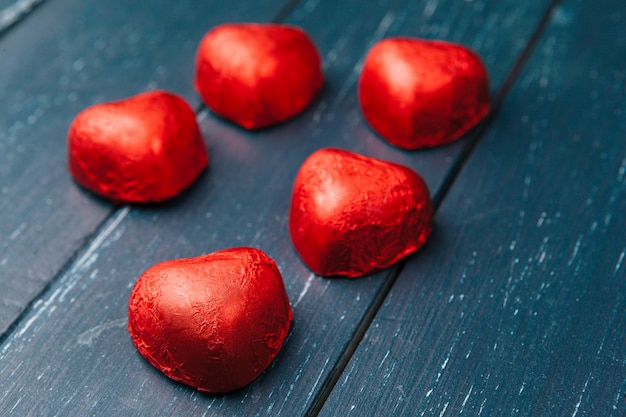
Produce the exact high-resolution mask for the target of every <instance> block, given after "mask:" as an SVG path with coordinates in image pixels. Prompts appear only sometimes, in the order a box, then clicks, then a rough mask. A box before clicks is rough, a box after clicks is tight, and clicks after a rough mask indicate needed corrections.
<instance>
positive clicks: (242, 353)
mask: <svg viewBox="0 0 626 417" xmlns="http://www.w3.org/2000/svg"><path fill="white" fill-rule="evenodd" d="M291 321H292V311H291V307H290V305H289V300H288V298H287V293H286V291H285V286H284V283H283V280H282V277H281V275H280V272H279V270H278V267H277V266H276V263H275V262H274V261H273V260H272V259H271V258H270V257H269V256H267V255H266V254H265V253H263V252H262V251H260V250H258V249H252V248H233V249H226V250H221V251H218V252H214V253H211V254H208V255H204V256H199V257H197V258H185V259H177V260H172V261H166V262H162V263H160V264H157V265H154V266H153V267H151V268H149V269H148V270H147V271H146V272H144V273H143V274H142V275H141V276H140V277H139V279H138V280H137V282H136V284H135V286H134V287H133V290H132V292H131V295H130V301H129V304H128V330H129V332H130V335H131V338H132V341H133V343H134V344H135V346H136V348H137V350H138V351H139V353H141V355H142V356H143V357H144V358H146V359H147V360H148V361H149V362H150V363H151V364H152V365H153V366H154V367H156V368H157V369H158V370H159V371H161V372H163V373H164V374H165V375H167V376H168V377H170V378H172V379H174V380H176V381H179V382H182V383H184V384H187V385H190V386H192V387H195V388H197V389H199V390H200V391H206V392H213V393H223V392H228V391H232V390H235V389H238V388H241V387H244V386H245V385H247V384H249V383H250V382H251V381H253V380H254V379H255V378H256V377H258V376H259V375H260V374H261V373H262V372H263V370H265V369H266V368H267V367H268V365H269V364H270V362H272V360H273V359H274V358H275V357H276V355H277V354H278V352H279V350H280V348H281V346H282V345H283V342H284V341H285V338H286V337H287V333H288V331H289V326H290V325H291Z"/></svg>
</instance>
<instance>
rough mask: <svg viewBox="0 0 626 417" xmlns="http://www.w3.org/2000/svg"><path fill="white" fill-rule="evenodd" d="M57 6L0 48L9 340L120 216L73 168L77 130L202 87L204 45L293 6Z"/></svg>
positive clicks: (9, 35) (0, 260)
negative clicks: (87, 111)
mask: <svg viewBox="0 0 626 417" xmlns="http://www.w3.org/2000/svg"><path fill="white" fill-rule="evenodd" d="M257 3H258V2H256V1H238V3H237V5H238V7H232V5H230V4H226V3H222V2H200V3H198V2H196V1H188V0H186V1H177V0H160V1H156V2H155V1H133V2H125V1H121V0H115V1H109V2H98V1H91V2H88V1H83V0H55V1H49V2H44V3H42V4H41V5H40V6H38V7H37V8H36V9H35V10H34V11H33V12H32V13H31V15H29V16H28V18H27V19H25V20H23V21H22V22H21V23H20V24H18V25H17V26H14V27H12V28H11V29H10V30H9V31H7V32H6V33H5V34H4V36H3V37H2V38H1V39H0V63H1V64H0V102H1V103H2V105H3V107H2V109H3V110H2V111H1V112H0V237H1V238H0V276H1V277H2V279H0V335H1V334H3V333H4V332H5V330H6V329H7V328H8V327H9V326H10V325H11V323H12V322H13V321H14V320H15V319H16V317H18V316H19V314H20V313H21V312H22V311H23V310H24V308H25V307H26V306H27V305H28V304H29V303H30V302H31V301H32V300H33V298H34V297H36V296H37V295H39V294H40V293H41V291H42V289H44V288H45V287H46V286H47V285H48V284H49V283H50V281H51V280H52V279H53V278H54V277H55V276H57V275H58V274H59V273H60V271H62V270H63V269H64V268H65V265H66V263H67V262H68V259H70V258H71V257H72V256H73V255H74V254H75V253H76V251H77V250H78V249H79V248H80V247H82V246H83V245H84V243H85V241H86V240H88V239H89V238H90V236H91V235H92V233H93V232H94V231H95V230H97V228H98V226H99V225H100V224H101V223H102V221H103V220H104V219H106V218H107V216H109V215H110V214H111V213H112V211H113V210H114V207H112V206H111V205H110V204H108V203H106V202H103V201H100V200H98V199H95V198H93V197H91V196H90V195H87V194H86V193H84V192H83V191H81V190H80V189H78V188H77V187H76V186H75V185H74V184H73V182H72V181H71V179H70V177H69V174H68V172H67V168H66V164H67V162H66V145H65V140H66V132H67V128H68V126H69V124H70V122H71V120H72V119H73V117H74V116H75V115H76V114H77V113H78V112H79V111H80V110H82V109H83V108H85V107H86V106H88V105H91V104H94V103H96V102H102V101H108V100H116V99H121V98H124V97H127V96H130V95H133V94H136V93H139V92H141V91H144V90H147V89H154V88H162V89H167V90H170V91H173V92H176V93H178V94H181V95H182V96H183V97H185V98H186V99H187V100H188V101H189V102H190V103H191V104H192V105H193V106H195V107H197V106H199V104H200V101H199V99H198V98H197V96H196V94H195V93H194V91H193V89H192V87H191V82H190V80H191V76H192V72H193V57H194V54H195V49H196V46H197V43H198V42H199V40H200V38H201V37H202V35H203V34H204V33H205V32H206V31H207V30H208V29H209V28H211V27H212V26H213V25H215V24H217V23H221V22H225V21H233V20H250V19H257V20H270V19H272V18H274V17H275V16H277V15H278V14H279V13H280V11H281V8H282V7H284V6H285V5H286V4H288V3H287V1H286V0H274V1H271V2H264V3H263V7H260V6H258V4H257Z"/></svg>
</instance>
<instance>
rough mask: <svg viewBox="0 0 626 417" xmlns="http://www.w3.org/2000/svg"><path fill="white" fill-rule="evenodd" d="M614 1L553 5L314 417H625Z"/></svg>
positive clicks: (622, 153) (625, 264)
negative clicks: (424, 237) (432, 224)
mask: <svg viewBox="0 0 626 417" xmlns="http://www.w3.org/2000/svg"><path fill="white" fill-rule="evenodd" d="M621 4H622V3H621V2H620V1H618V0H602V1H598V2H593V3H590V2H585V1H582V0H567V1H564V2H563V3H562V4H561V5H560V7H558V8H557V9H556V10H555V13H554V14H553V16H552V19H551V22H550V24H549V26H548V28H547V31H546V32H545V33H544V35H543V37H542V40H541V42H540V44H539V47H538V48H537V50H536V51H535V53H534V55H533V56H532V59H531V60H530V61H529V63H528V65H527V67H526V69H525V71H524V72H523V73H522V75H521V77H520V79H519V80H518V81H517V82H516V84H515V85H514V88H513V90H512V91H511V93H510V95H509V96H508V98H507V99H506V101H505V102H504V105H503V107H502V108H501V110H500V111H499V113H498V114H497V116H496V118H495V120H494V123H493V124H492V126H491V127H490V129H489V130H488V134H487V135H486V137H485V138H484V140H483V141H481V142H480V144H479V145H478V147H477V148H476V150H475V152H474V153H473V155H472V157H471V158H470V159H469V161H468V163H467V165H466V166H465V168H464V169H463V171H462V172H461V174H460V177H459V178H458V180H457V181H456V182H455V183H454V185H453V187H452V188H451V190H450V192H449V194H448V195H447V197H446V198H445V199H444V201H443V204H442V206H441V208H440V210H439V211H438V213H437V216H436V229H435V232H434V235H433V239H432V241H431V242H430V243H429V245H428V246H427V247H426V248H425V250H424V251H423V252H421V253H420V254H419V255H418V256H416V257H414V258H413V259H411V261H410V262H409V263H408V265H407V267H406V268H405V270H404V271H403V272H402V274H401V275H400V277H399V278H398V280H397V282H396V284H395V286H394V287H393V288H392V290H391V291H390V294H389V296H388V298H387V299H386V302H385V304H384V305H383V307H382V308H381V310H380V311H379V314H378V315H377V317H376V319H375V320H374V322H373V323H372V326H371V327H370V329H369V331H368V332H367V333H366V335H365V338H364V339H363V341H362V344H361V345H360V346H359V348H358V350H357V351H356V353H355V355H354V356H353V357H352V360H351V362H350V363H349V365H348V366H347V368H346V371H345V373H344V374H343V375H342V376H341V379H340V380H339V383H338V384H337V386H336V388H335V390H334V392H333V393H332V394H331V396H330V397H329V399H328V401H327V402H326V403H325V407H324V408H323V410H322V412H321V413H320V415H321V416H336V415H341V416H350V415H358V416H375V415H376V416H377V415H394V416H444V415H446V416H448V415H472V416H478V415H485V416H509V415H511V416H547V415H550V416H572V417H576V416H624V415H626V350H625V346H626V315H625V312H626V259H625V258H626V233H625V231H626V220H625V217H624V213H625V212H626V181H625V178H626V174H625V172H626V142H625V141H624V137H625V134H626V112H625V111H624V110H625V108H624V103H626V94H625V92H626V89H625V88H624V82H625V81H626V73H625V72H624V69H625V68H626V55H625V54H623V53H621V52H623V51H624V50H626V38H624V36H623V27H624V24H625V19H626V15H625V14H624V13H623V12H620V11H619V10H620V5H621ZM622 10H623V8H622ZM618 51H621V52H618Z"/></svg>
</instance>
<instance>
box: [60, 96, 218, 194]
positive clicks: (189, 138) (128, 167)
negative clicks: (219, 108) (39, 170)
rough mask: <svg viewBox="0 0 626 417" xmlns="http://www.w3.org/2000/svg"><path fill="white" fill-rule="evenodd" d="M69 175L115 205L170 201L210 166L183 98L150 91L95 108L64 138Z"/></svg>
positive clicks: (192, 114) (76, 121) (190, 110)
mask: <svg viewBox="0 0 626 417" xmlns="http://www.w3.org/2000/svg"><path fill="white" fill-rule="evenodd" d="M68 150H69V170H70V173H71V174H72V176H73V177H74V179H75V180H76V182H78V183H79V184H80V185H82V186H83V187H85V188H87V189H88V190H90V191H92V192H94V193H96V194H99V195H101V196H103V197H106V198H109V199H111V200H114V201H118V202H129V203H148V202H160V201H163V200H166V199H168V198H172V197H174V196H176V195H177V194H179V193H180V192H181V191H183V190H184V189H185V188H187V187H188V186H189V185H190V184H191V183H193V182H194V181H195V179H196V178H197V177H198V175H200V173H201V172H202V170H204V168H206V166H207V165H208V161H209V158H208V153H207V150H206V146H205V144H204V141H203V139H202V135H201V134H200V130H199V128H198V123H197V122H196V117H195V114H194V112H193V110H192V109H191V107H189V105H188V104H187V102H186V101H185V100H183V99H182V98H181V97H179V96H177V95H174V94H171V93H168V92H165V91H153V92H149V93H143V94H138V95H136V96H133V97H130V98H128V99H125V100H121V101H116V102H110V103H102V104H97V105H95V106H92V107H89V108H87V109H86V110H84V111H82V112H81V113H79V114H78V115H77V116H76V118H75V119H74V121H73V122H72V124H71V126H70V129H69V133H68Z"/></svg>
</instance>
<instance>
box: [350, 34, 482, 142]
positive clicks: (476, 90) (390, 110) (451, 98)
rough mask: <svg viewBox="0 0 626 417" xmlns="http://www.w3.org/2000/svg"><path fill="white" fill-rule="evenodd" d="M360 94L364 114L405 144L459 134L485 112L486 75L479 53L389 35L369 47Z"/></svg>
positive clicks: (390, 138)
mask: <svg viewBox="0 0 626 417" xmlns="http://www.w3.org/2000/svg"><path fill="white" fill-rule="evenodd" d="M358 95H359V101H360V105H361V110H362V112H363V115H364V116H365V119H366V120H367V121H368V122H369V124H370V125H371V126H372V127H373V128H374V130H375V131H376V132H378V133H379V134H380V135H381V136H382V137H384V138H385V139H387V140H388V141H389V142H390V143H392V144H393V145H395V146H398V147H400V148H404V149H418V148H424V147H432V146H437V145H443V144H446V143H449V142H452V141H454V140H456V139H458V138H460V137H461V136H462V135H463V134H464V133H466V132H467V131H468V130H470V129H471V128H472V127H474V126H475V125H476V124H477V123H478V122H479V121H480V120H481V119H482V118H483V117H485V116H486V115H487V113H488V112H489V102H490V97H489V80H488V74H487V71H486V69H485V66H484V65H483V63H482V61H481V59H480V57H479V56H478V55H477V54H476V53H474V52H473V51H471V50H469V49H467V48H466V47H464V46H461V45H456V44H453V43H448V42H443V41H427V40H421V39H413V38H389V39H385V40H382V41H380V42H379V43H377V44H376V45H374V47H372V49H371V50H370V51H369V52H368V54H367V56H366V59H365V62H364V64H363V69H362V72H361V76H360V79H359V85H358Z"/></svg>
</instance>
